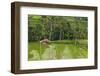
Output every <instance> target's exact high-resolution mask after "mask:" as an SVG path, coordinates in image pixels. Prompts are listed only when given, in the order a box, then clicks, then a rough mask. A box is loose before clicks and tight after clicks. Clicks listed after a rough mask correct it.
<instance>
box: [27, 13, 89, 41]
mask: <svg viewBox="0 0 100 76" xmlns="http://www.w3.org/2000/svg"><path fill="white" fill-rule="evenodd" d="M87 27H88V19H87V17H73V16H44V15H41V16H39V15H28V41H39V40H41V39H42V38H43V37H44V36H46V37H47V38H48V39H49V40H51V41H54V40H75V39H87V31H88V30H87Z"/></svg>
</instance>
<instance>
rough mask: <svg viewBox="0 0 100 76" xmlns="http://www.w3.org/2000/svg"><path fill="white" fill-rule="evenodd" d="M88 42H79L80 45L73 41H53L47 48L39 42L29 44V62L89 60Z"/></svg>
mask: <svg viewBox="0 0 100 76" xmlns="http://www.w3.org/2000/svg"><path fill="white" fill-rule="evenodd" d="M87 57H88V50H87V40H78V45H75V44H74V41H72V40H58V41H51V42H50V44H49V45H48V46H47V47H46V46H44V45H43V44H41V46H40V43H39V42H29V44H28V60H29V61H32V60H54V59H77V58H87Z"/></svg>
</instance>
